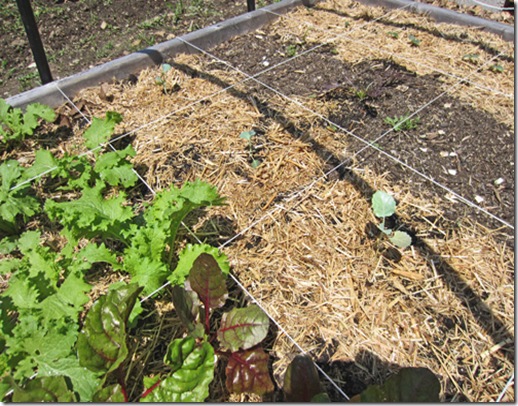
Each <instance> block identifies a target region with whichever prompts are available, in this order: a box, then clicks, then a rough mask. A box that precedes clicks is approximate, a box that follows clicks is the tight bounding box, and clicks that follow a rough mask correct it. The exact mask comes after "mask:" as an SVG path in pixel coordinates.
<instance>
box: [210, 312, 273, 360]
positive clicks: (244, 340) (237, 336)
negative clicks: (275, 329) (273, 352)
mask: <svg viewBox="0 0 518 406" xmlns="http://www.w3.org/2000/svg"><path fill="white" fill-rule="evenodd" d="M269 326H270V320H269V319H268V316H267V315H266V313H264V312H263V311H262V310H261V308H260V307H259V306H257V305H250V306H248V307H244V308H241V309H232V310H231V311H230V312H228V313H224V314H223V316H222V318H221V325H220V327H219V329H218V339H219V342H220V344H221V346H222V347H223V348H226V349H229V350H230V351H238V350H239V349H242V350H247V349H249V348H251V347H253V346H254V345H257V344H259V343H260V342H261V341H263V340H264V338H265V337H266V335H267V334H268V329H269Z"/></svg>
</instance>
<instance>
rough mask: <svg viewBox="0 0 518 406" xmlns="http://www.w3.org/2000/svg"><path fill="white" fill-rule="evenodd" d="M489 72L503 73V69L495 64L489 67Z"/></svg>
mask: <svg viewBox="0 0 518 406" xmlns="http://www.w3.org/2000/svg"><path fill="white" fill-rule="evenodd" d="M489 70H490V71H491V72H495V73H502V72H503V71H504V67H503V66H502V65H498V64H496V63H495V64H494V65H491V66H490V67H489Z"/></svg>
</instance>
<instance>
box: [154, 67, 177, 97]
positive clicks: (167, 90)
mask: <svg viewBox="0 0 518 406" xmlns="http://www.w3.org/2000/svg"><path fill="white" fill-rule="evenodd" d="M171 69H172V66H171V65H170V64H168V63H163V64H162V72H161V73H160V75H159V76H157V77H155V83H156V84H157V85H159V86H162V91H163V92H164V94H171V93H173V92H176V91H178V90H180V85H179V84H178V83H174V84H173V85H172V86H168V84H167V77H166V74H167V72H169V71H170V70H171Z"/></svg>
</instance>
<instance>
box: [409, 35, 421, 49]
mask: <svg viewBox="0 0 518 406" xmlns="http://www.w3.org/2000/svg"><path fill="white" fill-rule="evenodd" d="M408 40H409V41H410V45H412V46H413V47H418V46H419V45H421V40H420V39H418V38H417V37H415V36H414V35H412V34H410V35H409V36H408Z"/></svg>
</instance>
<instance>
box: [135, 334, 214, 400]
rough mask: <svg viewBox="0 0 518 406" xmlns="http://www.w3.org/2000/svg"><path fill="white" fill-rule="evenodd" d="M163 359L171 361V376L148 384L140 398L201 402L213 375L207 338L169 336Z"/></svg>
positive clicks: (212, 364)
mask: <svg viewBox="0 0 518 406" xmlns="http://www.w3.org/2000/svg"><path fill="white" fill-rule="evenodd" d="M164 362H165V363H166V364H169V365H171V367H172V370H173V373H172V374H171V376H169V377H167V378H165V379H163V380H161V381H160V382H159V383H158V382H156V383H155V384H154V386H152V387H151V388H148V390H147V391H146V393H144V395H143V396H142V398H141V402H203V401H205V399H207V397H208V396H209V384H210V383H211V382H212V380H213V379H214V365H215V358H214V349H213V348H212V346H211V345H210V344H209V343H207V342H202V343H201V344H197V343H196V340H195V339H194V338H193V337H186V338H178V339H176V340H173V341H172V342H171V344H169V347H168V349H167V353H166V356H165V357H164Z"/></svg>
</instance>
